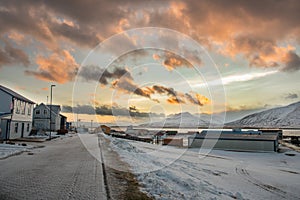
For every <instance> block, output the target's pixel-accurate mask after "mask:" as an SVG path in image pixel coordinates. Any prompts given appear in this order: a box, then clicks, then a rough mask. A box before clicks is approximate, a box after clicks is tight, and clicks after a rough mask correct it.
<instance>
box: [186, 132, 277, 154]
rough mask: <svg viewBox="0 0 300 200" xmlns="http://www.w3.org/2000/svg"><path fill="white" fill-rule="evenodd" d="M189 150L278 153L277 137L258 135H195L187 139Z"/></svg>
mask: <svg viewBox="0 0 300 200" xmlns="http://www.w3.org/2000/svg"><path fill="white" fill-rule="evenodd" d="M188 147H190V148H213V149H221V150H233V151H258V152H274V151H278V137H277V135H274V134H273V135H260V134H251V135H250V134H234V133H231V134H230V133H225V134H223V133H222V132H221V134H216V133H215V134H213V133H211V134H195V135H194V136H192V137H189V138H188Z"/></svg>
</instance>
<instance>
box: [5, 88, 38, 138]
mask: <svg viewBox="0 0 300 200" xmlns="http://www.w3.org/2000/svg"><path fill="white" fill-rule="evenodd" d="M34 104H35V103H34V102H33V101H31V100H29V99H27V98H26V97H24V96H22V95H20V94H18V93H17V92H15V91H13V90H11V89H9V88H7V87H4V86H2V85H0V120H1V124H0V129H1V131H0V140H8V139H17V138H22V137H26V136H28V135H29V133H30V131H31V129H32V115H33V107H34Z"/></svg>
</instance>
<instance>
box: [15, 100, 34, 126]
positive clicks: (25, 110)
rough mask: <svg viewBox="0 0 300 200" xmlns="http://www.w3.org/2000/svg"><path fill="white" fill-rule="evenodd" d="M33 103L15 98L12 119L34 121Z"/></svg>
mask: <svg viewBox="0 0 300 200" xmlns="http://www.w3.org/2000/svg"><path fill="white" fill-rule="evenodd" d="M32 114H33V104H31V103H28V102H25V101H21V100H18V99H14V109H13V115H12V121H27V122H32V117H33V116H32Z"/></svg>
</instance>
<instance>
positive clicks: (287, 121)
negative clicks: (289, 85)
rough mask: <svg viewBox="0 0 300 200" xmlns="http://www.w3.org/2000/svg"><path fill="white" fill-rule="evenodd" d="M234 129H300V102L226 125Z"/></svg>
mask: <svg viewBox="0 0 300 200" xmlns="http://www.w3.org/2000/svg"><path fill="white" fill-rule="evenodd" d="M226 125H227V126H234V127H262V128H280V127H290V128H299V127H300V102H297V103H293V104H290V105H288V106H283V107H278V108H273V109H269V110H265V111H262V112H258V113H254V114H251V115H248V116H246V117H244V118H242V119H240V120H237V121H233V122H230V123H227V124H226Z"/></svg>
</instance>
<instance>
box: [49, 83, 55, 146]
mask: <svg viewBox="0 0 300 200" xmlns="http://www.w3.org/2000/svg"><path fill="white" fill-rule="evenodd" d="M53 87H55V85H51V86H50V134H49V140H51V131H52V127H51V124H52V88H53Z"/></svg>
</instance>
